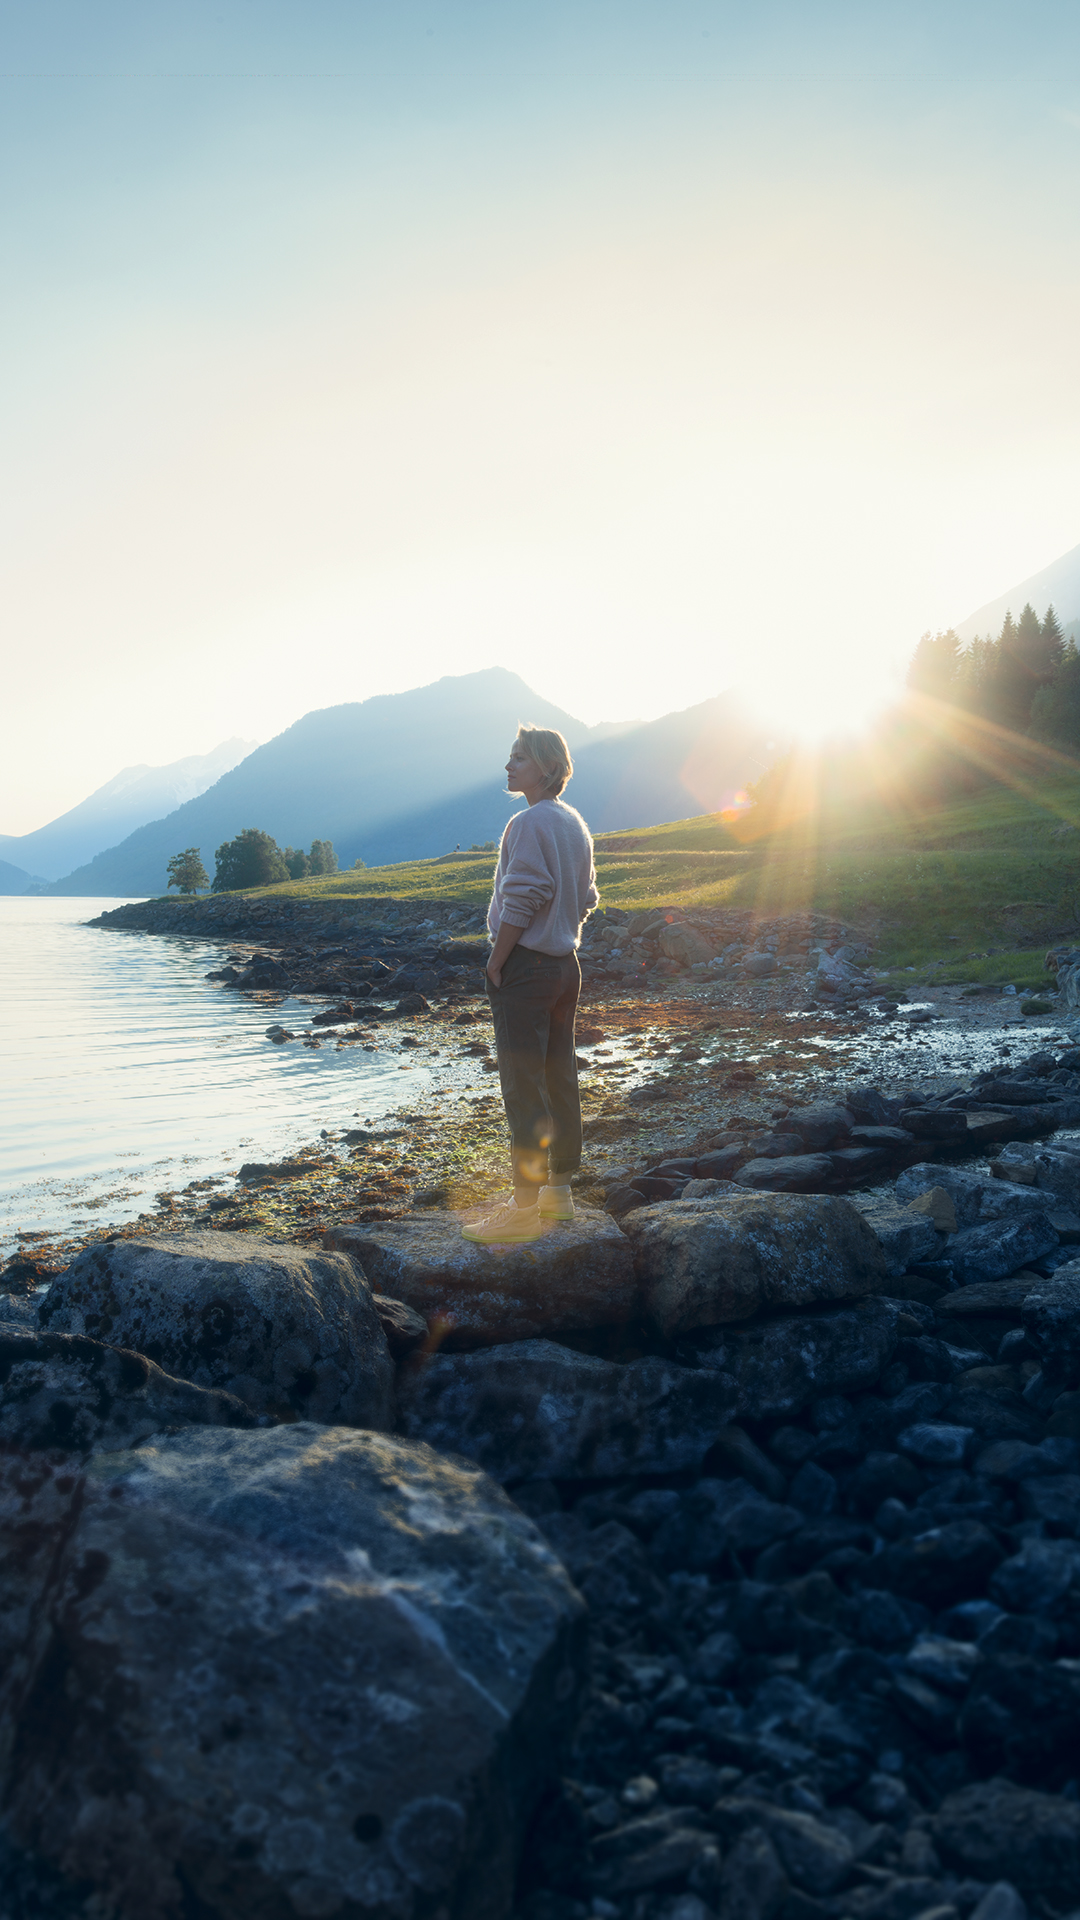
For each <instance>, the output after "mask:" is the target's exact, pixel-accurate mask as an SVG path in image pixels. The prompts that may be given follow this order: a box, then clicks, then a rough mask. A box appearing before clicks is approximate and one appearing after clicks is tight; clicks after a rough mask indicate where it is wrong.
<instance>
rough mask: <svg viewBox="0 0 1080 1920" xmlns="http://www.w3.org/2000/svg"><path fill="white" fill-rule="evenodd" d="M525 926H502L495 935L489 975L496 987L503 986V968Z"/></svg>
mask: <svg viewBox="0 0 1080 1920" xmlns="http://www.w3.org/2000/svg"><path fill="white" fill-rule="evenodd" d="M524 931H525V929H524V927H508V926H501V927H500V928H499V931H498V933H497V934H496V936H495V945H494V946H493V947H492V949H491V952H490V953H489V954H488V963H487V969H486V971H487V977H488V979H489V980H490V981H491V984H492V986H493V987H495V988H499V987H501V986H502V977H503V968H504V967H505V965H506V963H507V961H508V960H509V958H510V955H511V954H512V953H513V951H514V948H515V947H516V946H517V943H518V941H519V940H520V939H521V936H522V934H523V933H524Z"/></svg>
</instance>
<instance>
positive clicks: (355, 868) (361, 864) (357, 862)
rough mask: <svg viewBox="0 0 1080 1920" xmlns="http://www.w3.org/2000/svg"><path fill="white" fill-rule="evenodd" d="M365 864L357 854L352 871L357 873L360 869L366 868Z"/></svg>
mask: <svg viewBox="0 0 1080 1920" xmlns="http://www.w3.org/2000/svg"><path fill="white" fill-rule="evenodd" d="M366 866H367V861H366V860H361V858H360V855H359V854H357V856H356V859H355V860H354V861H353V872H354V873H359V872H361V870H362V869H364V868H366Z"/></svg>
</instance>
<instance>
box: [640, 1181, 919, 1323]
mask: <svg viewBox="0 0 1080 1920" xmlns="http://www.w3.org/2000/svg"><path fill="white" fill-rule="evenodd" d="M621 1231H622V1232H623V1233H624V1234H625V1235H626V1238H627V1240H628V1241H629V1244H630V1246H631V1248H632V1250H633V1257H634V1268H635V1271H636V1273H637V1277H638V1281H639V1284H640V1286H641V1295H642V1305H643V1307H644V1310H645V1312H646V1314H647V1315H648V1316H649V1318H651V1319H652V1320H653V1321H654V1322H655V1324H656V1326H657V1327H659V1329H660V1331H661V1333H663V1334H664V1335H665V1336H666V1337H668V1338H670V1337H671V1336H672V1335H674V1334H679V1333H686V1332H690V1331H692V1330H693V1329H694V1328H696V1327H713V1326H723V1325H726V1324H727V1323H729V1322H733V1321H738V1320H749V1319H750V1317H751V1316H752V1315H753V1314H756V1313H762V1312H770V1313H783V1312H790V1311H791V1309H792V1308H800V1307H809V1306H816V1305H818V1304H820V1303H821V1302H823V1301H827V1300H850V1299H856V1298H858V1297H860V1296H861V1295H864V1294H871V1293H879V1292H880V1291H881V1289H882V1287H883V1285H884V1283H885V1278H886V1272H887V1267H886V1259H885V1254H884V1252H883V1250H882V1247H881V1244H880V1242H879V1241H878V1239H877V1237H876V1235H875V1234H874V1233H873V1231H872V1230H871V1228H870V1227H869V1226H868V1225H867V1223H866V1221H865V1220H864V1219H863V1217H862V1215H861V1213H859V1212H858V1210H857V1209H856V1208H855V1207H853V1206H852V1205H851V1203H850V1202H849V1201H847V1200H841V1199H837V1198H836V1197H835V1196H833V1195H827V1194H794V1193H774V1194H759V1193H747V1194H741V1193H733V1192H731V1190H730V1189H729V1190H728V1191H726V1192H724V1193H721V1194H715V1195H710V1196H709V1198H707V1199H704V1200H674V1201H670V1202H668V1204H667V1205H665V1206H653V1207H637V1208H635V1209H634V1211H633V1212H632V1213H629V1214H627V1216H626V1217H625V1219H624V1220H623V1222H622V1227H621Z"/></svg>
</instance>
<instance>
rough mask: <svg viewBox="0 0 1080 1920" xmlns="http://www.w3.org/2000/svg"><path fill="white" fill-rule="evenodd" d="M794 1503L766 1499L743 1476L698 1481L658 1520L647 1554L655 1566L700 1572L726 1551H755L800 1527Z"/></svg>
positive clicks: (799, 1515)
mask: <svg viewBox="0 0 1080 1920" xmlns="http://www.w3.org/2000/svg"><path fill="white" fill-rule="evenodd" d="M802 1523H803V1516H802V1514H801V1513H799V1512H797V1511H796V1509H795V1508H794V1507H788V1506H782V1505H780V1504H779V1503H778V1502H777V1501H774V1500H766V1499H765V1497H764V1495H762V1494H760V1493H758V1492H757V1491H756V1489H755V1488H753V1487H751V1486H749V1485H748V1484H747V1482H746V1481H745V1480H709V1479H703V1480H699V1481H698V1483H697V1485H696V1486H695V1487H691V1488H688V1489H687V1491H686V1493H685V1494H683V1495H682V1496H681V1498H680V1501H679V1505H678V1507H677V1509H676V1510H675V1511H674V1512H673V1513H671V1514H669V1515H668V1517H667V1519H665V1520H664V1521H662V1522H661V1525H660V1526H659V1527H658V1528H657V1530H656V1532H655V1534H654V1535H653V1538H652V1543H651V1547H650V1552H651V1555H652V1558H653V1560H654V1561H655V1562H656V1564H657V1565H658V1566H663V1567H689V1568H690V1569H691V1570H693V1571H704V1570H705V1569H706V1568H708V1567H711V1566H714V1565H715V1564H716V1563H717V1562H718V1561H719V1560H721V1559H722V1558H723V1556H724V1554H725V1553H727V1552H728V1551H729V1550H734V1552H736V1553H746V1552H756V1551H759V1550H760V1549H761V1548H762V1547H768V1546H771V1545H772V1544H773V1542H774V1541H776V1540H782V1539H784V1538H786V1536H787V1535H789V1534H792V1533H795V1532H797V1531H798V1529H799V1527H800V1526H801V1525H802Z"/></svg>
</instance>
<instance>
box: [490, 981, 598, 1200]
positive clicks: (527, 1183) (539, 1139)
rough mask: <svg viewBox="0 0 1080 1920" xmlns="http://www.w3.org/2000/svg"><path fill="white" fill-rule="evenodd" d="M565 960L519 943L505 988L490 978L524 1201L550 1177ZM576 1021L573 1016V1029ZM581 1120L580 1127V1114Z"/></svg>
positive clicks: (502, 1076)
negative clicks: (551, 1072) (554, 1040)
mask: <svg viewBox="0 0 1080 1920" xmlns="http://www.w3.org/2000/svg"><path fill="white" fill-rule="evenodd" d="M565 965H566V963H565V961H563V960H559V959H557V958H555V957H554V956H552V955H550V954H546V953H535V952H533V951H532V949H531V948H529V947H522V946H517V947H515V948H514V951H513V953H512V954H511V955H510V958H509V960H508V961H507V963H506V966H505V967H504V968H503V978H502V985H501V987H493V986H492V985H491V983H490V981H489V982H488V997H489V999H490V1001H491V1013H492V1019H493V1021H494V1024H495V1049H496V1053H497V1055H498V1061H499V1080H500V1083H501V1085H502V1096H503V1104H504V1106H505V1108H506V1118H507V1122H508V1124H509V1127H510V1159H511V1164H512V1167H513V1176H514V1193H515V1195H516V1197H517V1200H518V1203H519V1205H521V1206H532V1205H533V1204H535V1202H536V1200H537V1198H538V1196H539V1192H540V1188H541V1187H542V1186H543V1185H544V1184H545V1183H546V1181H547V1177H548V1150H549V1147H550V1146H551V1142H552V1138H553V1135H554V1131H555V1117H554V1114H553V1112H552V1107H551V1101H550V1096H549V1089H548V1074H547V1062H548V1054H549V1049H550V1040H551V1019H552V1012H553V1009H554V1008H556V1007H557V1006H558V1005H559V1004H560V1001H561V998H562V996H563V994H564V992H565V984H566V983H565V975H564V969H565ZM575 966H576V961H575ZM572 1024H573V1023H572V1019H571V1031H572ZM575 1090H576V1089H575ZM578 1124H579V1129H580V1117H579V1123H578ZM579 1151H580V1147H579Z"/></svg>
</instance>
